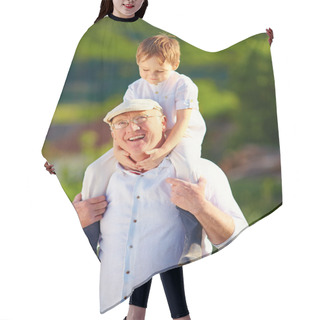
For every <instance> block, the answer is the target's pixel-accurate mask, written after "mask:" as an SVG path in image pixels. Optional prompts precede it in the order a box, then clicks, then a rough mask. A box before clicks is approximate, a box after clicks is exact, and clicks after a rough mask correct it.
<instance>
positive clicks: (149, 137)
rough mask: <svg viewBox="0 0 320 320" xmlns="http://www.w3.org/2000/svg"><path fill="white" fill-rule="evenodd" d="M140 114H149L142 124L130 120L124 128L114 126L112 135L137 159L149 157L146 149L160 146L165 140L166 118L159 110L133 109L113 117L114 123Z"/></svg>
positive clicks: (119, 144)
mask: <svg viewBox="0 0 320 320" xmlns="http://www.w3.org/2000/svg"><path fill="white" fill-rule="evenodd" d="M139 115H148V116H149V117H148V119H147V120H146V121H145V122H143V123H140V124H135V123H134V122H132V121H130V122H129V124H128V126H127V127H125V128H123V129H115V128H113V130H112V132H111V135H112V137H113V139H114V140H115V141H116V143H117V144H118V146H119V147H120V148H121V149H123V150H125V151H127V152H129V153H130V156H131V158H132V159H133V160H135V161H141V160H144V159H146V158H147V157H148V155H146V154H145V152H146V151H150V150H152V149H154V148H159V147H160V146H161V145H162V144H163V143H164V141H165V138H164V132H165V130H166V118H165V117H164V116H162V114H161V112H160V111H158V110H155V109H153V110H148V111H132V112H126V113H123V114H120V115H118V116H116V117H114V118H113V119H112V124H115V123H118V122H119V121H126V120H132V119H133V118H135V117H137V116H139Z"/></svg>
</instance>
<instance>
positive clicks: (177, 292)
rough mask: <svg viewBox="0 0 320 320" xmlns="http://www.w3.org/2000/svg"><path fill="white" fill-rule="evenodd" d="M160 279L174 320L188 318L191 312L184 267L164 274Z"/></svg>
mask: <svg viewBox="0 0 320 320" xmlns="http://www.w3.org/2000/svg"><path fill="white" fill-rule="evenodd" d="M160 277H161V281H162V285H163V289H164V292H165V294H166V297H167V301H168V305H169V309H170V313H171V317H172V319H179V318H182V317H186V316H188V315H189V311H188V307H187V302H186V296H185V292H184V282H183V271H182V267H178V268H175V269H171V270H168V271H166V272H163V273H161V274H160Z"/></svg>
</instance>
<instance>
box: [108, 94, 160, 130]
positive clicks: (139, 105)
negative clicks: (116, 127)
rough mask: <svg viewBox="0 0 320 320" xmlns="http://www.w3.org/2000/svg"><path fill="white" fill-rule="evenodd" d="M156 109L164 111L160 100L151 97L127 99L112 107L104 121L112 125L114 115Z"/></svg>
mask: <svg viewBox="0 0 320 320" xmlns="http://www.w3.org/2000/svg"><path fill="white" fill-rule="evenodd" d="M152 109H156V110H159V111H161V112H162V108H161V106H160V105H159V103H158V102H156V101H154V100H151V99H133V100H125V101H124V102H122V103H121V104H119V105H118V106H116V107H115V108H114V109H112V110H111V111H110V112H108V114H107V115H106V116H105V118H104V119H103V121H104V122H106V123H108V124H109V125H111V121H112V119H113V118H114V117H116V116H118V115H119V114H122V113H125V112H132V111H144V110H152Z"/></svg>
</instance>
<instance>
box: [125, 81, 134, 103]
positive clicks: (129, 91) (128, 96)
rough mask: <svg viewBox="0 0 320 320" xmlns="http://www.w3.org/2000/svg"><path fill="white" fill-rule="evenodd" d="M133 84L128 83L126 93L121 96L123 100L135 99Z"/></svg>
mask: <svg viewBox="0 0 320 320" xmlns="http://www.w3.org/2000/svg"><path fill="white" fill-rule="evenodd" d="M134 92H135V91H134V88H133V84H130V85H129V87H128V89H127V91H126V93H125V94H124V96H123V101H125V100H132V99H135V94H134Z"/></svg>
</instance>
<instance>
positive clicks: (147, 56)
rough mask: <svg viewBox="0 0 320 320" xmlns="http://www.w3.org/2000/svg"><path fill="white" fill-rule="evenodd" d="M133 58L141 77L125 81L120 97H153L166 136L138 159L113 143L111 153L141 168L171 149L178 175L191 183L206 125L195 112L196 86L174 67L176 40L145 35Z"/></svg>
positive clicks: (177, 61) (177, 53)
mask: <svg viewBox="0 0 320 320" xmlns="http://www.w3.org/2000/svg"><path fill="white" fill-rule="evenodd" d="M136 61H137V64H138V66H139V73H140V76H141V78H140V79H139V80H137V81H135V82H134V83H132V84H131V85H129V88H128V90H127V92H126V93H125V95H124V100H131V99H152V100H155V101H157V102H158V103H159V104H160V105H161V107H162V108H163V111H164V114H165V115H166V118H167V127H168V131H167V132H166V135H167V138H166V142H165V144H164V145H163V146H162V147H161V148H159V149H154V150H149V151H148V153H149V154H150V158H148V159H147V160H144V161H142V162H140V163H132V161H131V160H130V155H128V154H126V153H124V152H121V150H120V149H119V148H118V147H117V146H116V145H115V146H114V147H115V148H114V153H115V156H116V158H117V160H118V161H119V162H120V163H123V164H127V165H128V166H130V167H132V166H135V167H136V168H137V169H138V170H140V171H141V170H150V169H152V168H154V167H156V166H157V165H158V164H159V163H160V162H161V161H162V160H163V158H164V157H165V156H167V155H168V154H169V153H170V152H172V153H171V160H172V161H173V162H174V163H175V164H176V168H177V170H178V171H180V172H178V176H179V177H180V178H181V179H184V180H189V181H190V182H193V183H195V182H197V177H193V176H192V175H191V173H192V171H193V170H192V169H193V168H194V166H195V165H196V160H197V159H199V158H200V156H201V144H202V141H203V138H204V135H205V131H206V126H205V122H204V120H203V118H202V116H201V114H200V112H199V104H198V88H197V86H196V85H195V84H194V83H193V82H192V80H191V79H190V78H189V77H187V76H185V75H182V74H179V73H178V72H176V71H175V70H176V69H177V68H178V66H179V64H180V46H179V42H178V41H177V40H176V39H174V38H172V37H169V36H167V35H157V36H154V37H151V38H147V39H145V40H144V41H143V42H142V43H141V44H140V45H139V47H138V50H137V54H136Z"/></svg>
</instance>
